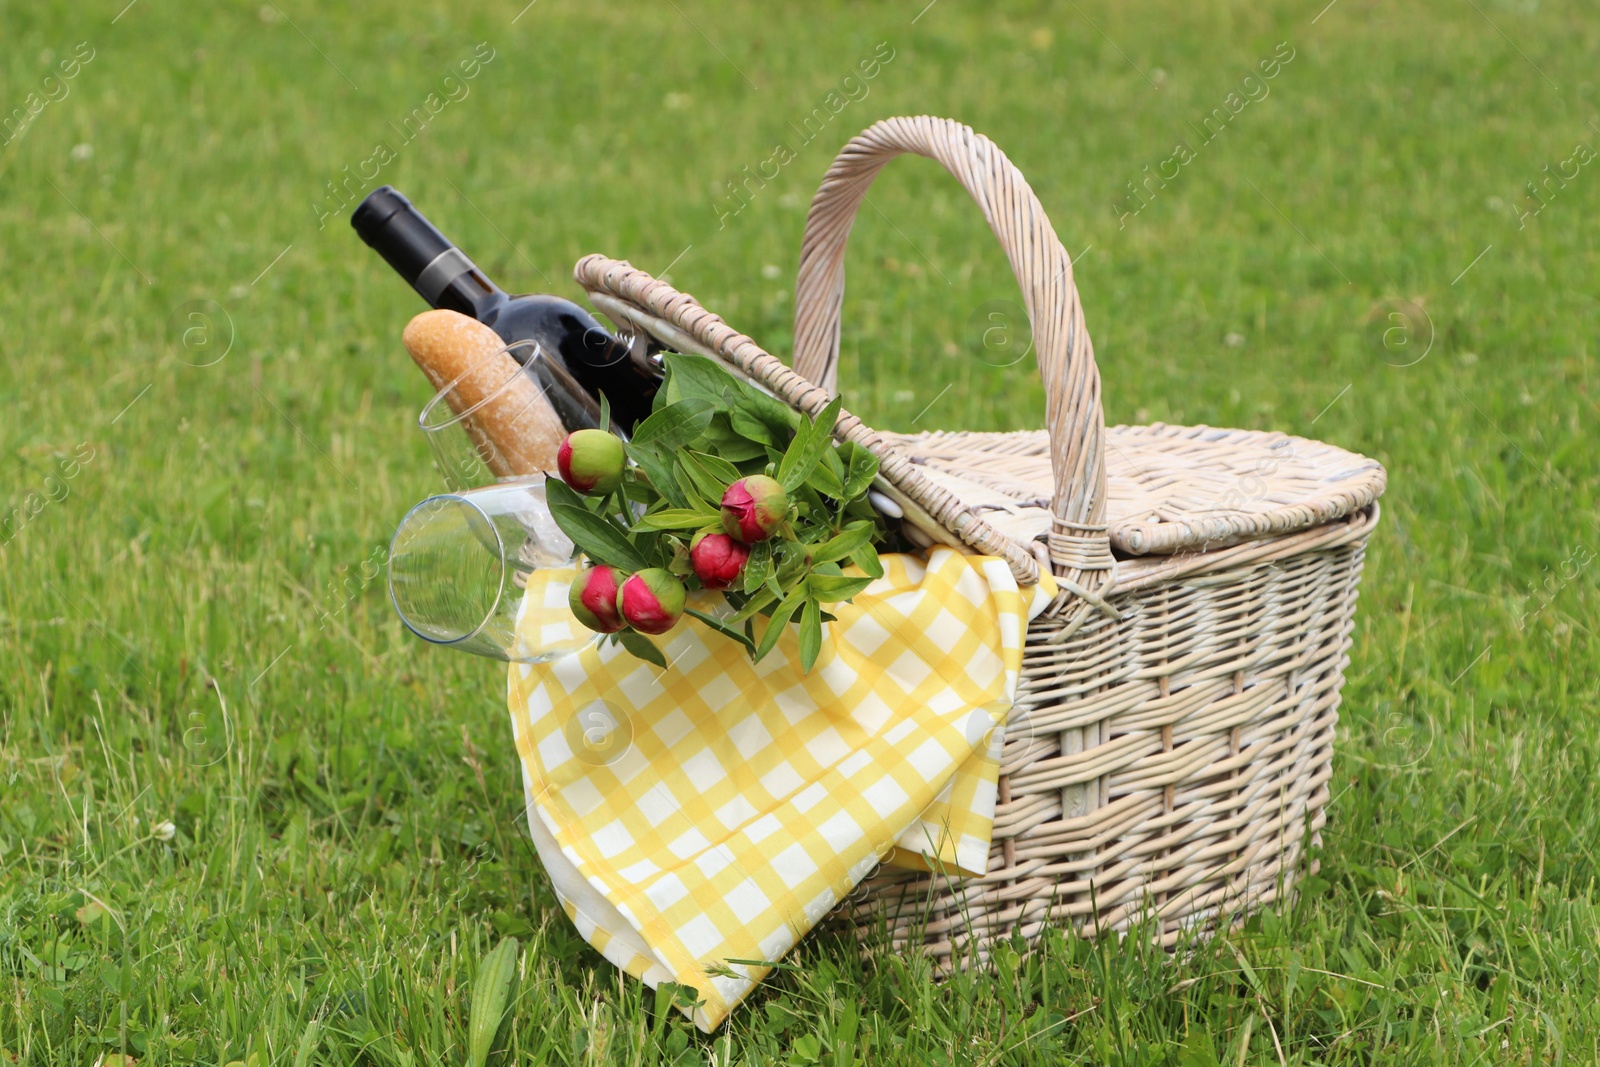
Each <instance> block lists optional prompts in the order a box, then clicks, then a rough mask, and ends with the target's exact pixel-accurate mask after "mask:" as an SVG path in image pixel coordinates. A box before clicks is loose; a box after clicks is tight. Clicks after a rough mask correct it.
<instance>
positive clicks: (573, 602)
mask: <svg viewBox="0 0 1600 1067" xmlns="http://www.w3.org/2000/svg"><path fill="white" fill-rule="evenodd" d="M626 577H627V575H625V574H623V573H622V572H621V571H619V570H617V569H616V568H615V567H604V566H601V567H590V568H589V569H588V570H586V571H584V572H583V573H582V574H580V575H578V578H577V580H576V581H574V582H573V583H572V590H571V591H570V592H568V593H567V605H568V606H569V607H571V608H572V613H573V614H574V615H576V616H577V617H578V621H579V622H581V623H583V624H584V625H585V626H587V627H588V628H589V629H591V630H594V631H596V632H598V633H603V634H614V633H616V632H617V631H618V630H620V629H622V628H623V627H624V626H626V625H627V623H625V622H623V621H622V616H621V615H620V614H619V613H618V611H617V587H618V586H620V585H621V584H622V580H623V579H624V578H626Z"/></svg>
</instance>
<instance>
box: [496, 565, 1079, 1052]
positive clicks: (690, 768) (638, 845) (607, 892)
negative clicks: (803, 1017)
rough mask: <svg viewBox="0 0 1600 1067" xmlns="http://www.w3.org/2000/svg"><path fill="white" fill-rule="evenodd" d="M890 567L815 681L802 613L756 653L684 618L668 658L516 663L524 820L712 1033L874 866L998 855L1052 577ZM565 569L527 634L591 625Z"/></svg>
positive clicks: (710, 599)
mask: <svg viewBox="0 0 1600 1067" xmlns="http://www.w3.org/2000/svg"><path fill="white" fill-rule="evenodd" d="M883 564H884V577H883V578H881V579H879V580H878V581H875V582H873V583H872V585H870V586H868V587H867V589H866V590H865V591H864V592H862V593H860V594H858V595H857V596H856V597H855V600H854V602H852V603H849V604H837V605H833V606H832V607H830V609H829V610H830V611H831V612H832V613H833V614H834V615H836V616H837V619H836V621H834V622H831V623H828V624H827V625H826V626H825V628H824V635H823V644H822V652H821V654H820V655H819V656H818V657H817V662H816V664H815V666H814V667H813V668H812V670H811V672H810V673H809V674H802V673H801V671H800V668H799V666H798V660H799V651H798V638H797V636H796V631H795V629H794V628H793V627H791V628H790V630H789V632H788V633H787V634H786V635H785V636H784V638H783V639H781V640H780V641H779V642H778V644H777V647H776V648H775V649H774V650H773V651H772V652H771V653H769V654H768V655H767V657H766V658H765V659H763V660H762V661H761V662H760V663H755V664H752V663H751V662H750V661H749V659H748V657H747V656H746V655H745V651H744V649H743V648H742V647H741V646H739V645H738V644H737V643H736V642H734V641H732V640H730V639H728V638H726V637H724V636H722V635H720V634H717V633H715V632H714V631H712V630H710V629H709V628H708V627H706V626H704V625H703V624H701V623H699V622H696V621H694V620H692V619H689V618H687V617H685V619H684V621H683V622H682V623H680V624H679V625H678V627H677V628H676V629H674V630H672V631H671V632H670V633H668V634H666V635H664V636H663V637H660V638H657V639H656V641H657V644H658V646H659V647H660V648H661V649H662V652H663V653H664V655H665V657H666V659H667V661H668V667H667V669H666V670H662V669H661V668H659V667H656V666H653V665H651V664H648V663H645V662H643V661H641V660H638V659H636V658H634V657H633V656H631V655H629V654H628V653H627V652H625V651H624V650H622V649H621V648H619V647H616V646H614V645H610V644H598V645H591V646H589V647H588V648H586V649H585V650H583V651H581V652H578V653H573V654H570V655H567V656H564V657H562V658H560V659H556V660H552V661H550V662H547V663H541V664H537V665H528V664H517V663H514V664H512V665H511V672H510V674H511V681H510V705H511V723H512V729H513V732H514V734H515V737H516V743H517V751H518V753H519V754H520V756H521V759H522V770H523V780H524V783H525V785H526V790H527V799H528V823H529V826H530V828H531V830H532V833H533V839H534V844H535V846H536V848H537V849H538V852H539V856H540V859H541V860H542V861H543V863H544V865H545V867H546V869H547V871H548V872H549V874H550V877H551V880H552V882H553V883H554V886H555V889H556V892H557V894H558V895H559V897H560V898H561V901H562V904H563V906H564V907H565V909H566V911H567V914H568V916H569V917H571V919H572V921H573V922H574V923H575V924H576V925H577V927H578V930H579V932H580V933H581V934H582V935H583V937H584V938H585V939H586V940H588V941H589V943H590V944H592V945H594V946H595V948H597V949H598V950H599V951H600V952H602V953H603V954H604V955H605V956H606V958H607V959H609V960H611V961H612V962H613V963H615V964H616V965H617V966H618V967H621V968H622V969H623V970H625V971H627V972H628V973H629V974H632V975H634V976H636V977H638V978H640V979H642V980H644V981H645V982H646V983H648V984H650V985H652V986H654V985H656V984H657V983H659V982H662V981H674V982H678V983H681V984H683V985H687V986H692V987H693V988H695V989H697V990H698V991H699V992H700V996H701V998H702V1000H703V1003H702V1004H701V1005H700V1006H699V1007H698V1008H697V1009H695V1011H694V1013H693V1016H694V1020H695V1022H696V1024H697V1025H699V1027H700V1028H701V1029H702V1030H706V1031H710V1030H712V1029H715V1028H716V1027H717V1026H718V1025H719V1024H720V1023H721V1022H722V1020H723V1019H724V1018H726V1017H727V1014H728V1011H729V1010H730V1009H731V1008H732V1007H733V1005H735V1004H737V1003H738V1002H739V1001H740V1000H741V999H742V998H743V997H744V996H745V995H747V994H748V993H749V992H750V990H751V989H752V988H754V986H755V984H756V983H757V982H759V981H760V980H761V979H762V978H763V977H765V976H766V974H767V973H768V972H769V971H770V970H771V968H770V967H767V966H762V965H761V962H760V961H765V962H773V961H776V960H778V959H779V958H780V957H781V956H782V955H783V954H784V953H785V952H787V951H788V950H789V948H790V947H791V946H793V945H794V943H795V942H796V941H797V940H798V939H799V938H800V937H801V936H803V935H804V934H805V933H806V932H807V931H808V930H810V929H811V927H812V926H814V925H815V924H816V923H817V921H818V920H819V919H821V918H822V916H823V915H824V914H825V913H826V912H827V911H828V910H829V909H830V908H832V907H833V906H834V904H835V903H836V902H838V901H839V900H840V899H842V898H843V897H844V896H845V895H846V894H848V893H849V892H850V890H851V889H852V888H854V887H855V885H856V884H857V883H858V882H860V881H861V879H862V878H864V877H865V876H866V875H867V874H868V873H870V872H871V870H872V869H873V867H875V866H876V865H877V864H878V863H879V862H880V861H883V862H889V863H896V864H899V865H902V866H919V867H924V868H925V867H927V866H928V865H930V864H939V865H942V866H944V867H947V868H956V869H959V870H961V871H964V872H967V873H972V874H981V873H983V871H984V868H985V866H986V864H987V862H988V853H989V837H990V832H991V830H992V828H993V819H994V804H995V781H996V777H997V768H998V761H999V753H1000V746H1001V742H1002V741H1003V735H1004V723H1005V717H1006V714H1007V712H1009V711H1010V708H1011V704H1012V700H1013V697H1014V695H1015V692H1016V685H1017V676H1018V672H1019V670H1020V668H1021V663H1022V644H1023V638H1024V634H1025V632H1026V630H1027V622H1028V619H1030V618H1031V617H1032V616H1033V615H1034V614H1036V613H1037V612H1038V611H1040V610H1042V609H1043V608H1044V607H1045V605H1046V604H1048V602H1049V599H1050V597H1051V596H1052V595H1053V594H1054V592H1055V590H1054V586H1053V583H1051V582H1050V581H1049V579H1048V577H1046V578H1045V579H1044V580H1043V582H1042V583H1041V585H1040V586H1036V587H1034V588H1033V589H1030V590H1027V591H1023V590H1019V588H1018V586H1017V583H1016V579H1015V578H1014V577H1013V576H1012V574H1011V570H1010V568H1009V567H1008V566H1007V565H1006V563H1005V561H1004V560H1000V559H996V558H992V557H984V556H967V555H962V554H961V553H959V552H956V551H954V550H951V549H948V548H935V549H933V550H932V551H931V552H930V554H929V556H928V558H927V559H926V561H924V560H923V559H921V558H920V557H917V556H910V555H890V556H885V557H883ZM573 576H574V572H573V571H544V572H536V573H535V574H534V575H533V576H532V578H531V579H530V582H529V586H528V591H527V595H526V597H525V598H524V606H523V616H522V620H521V623H520V629H519V633H520V634H521V635H523V637H524V638H525V639H527V640H529V641H533V640H534V639H536V638H537V639H538V640H539V642H540V643H541V644H543V643H545V642H546V641H547V640H548V638H549V637H550V636H551V634H552V633H553V632H554V631H557V630H560V629H562V628H565V627H569V626H572V625H575V623H574V622H572V619H571V614H570V612H569V611H568V608H567V590H568V587H569V586H570V583H571V581H572V578H573ZM697 596H698V600H697V602H695V603H694V606H696V607H698V608H700V609H701V610H703V611H707V612H710V611H712V610H714V608H715V606H716V605H718V604H720V603H721V598H720V597H718V596H716V595H714V594H709V593H702V594H698V595H697ZM732 960H746V961H757V962H754V963H730V962H729V961H732Z"/></svg>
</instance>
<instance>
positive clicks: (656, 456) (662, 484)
mask: <svg viewBox="0 0 1600 1067" xmlns="http://www.w3.org/2000/svg"><path fill="white" fill-rule="evenodd" d="M652 417H653V416H652ZM623 448H625V449H626V450H627V453H628V458H629V459H631V460H633V462H634V463H635V464H637V465H638V467H639V470H640V471H642V472H643V473H644V476H645V478H646V480H648V482H649V483H650V487H651V488H652V489H654V490H655V491H656V493H657V494H659V495H660V496H662V497H664V498H665V499H666V501H667V503H669V504H671V505H672V506H673V507H675V508H686V507H688V506H689V498H688V497H687V496H685V495H684V492H683V488H682V487H681V486H679V485H678V482H677V479H676V477H675V476H674V474H673V469H672V463H671V462H670V461H669V460H668V459H667V457H666V456H664V455H662V454H661V453H660V452H657V451H656V450H655V449H654V448H652V447H651V446H649V445H640V444H636V443H634V442H632V441H630V442H628V443H627V444H626V445H624V446H623Z"/></svg>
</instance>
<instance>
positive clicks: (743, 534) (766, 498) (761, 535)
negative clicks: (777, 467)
mask: <svg viewBox="0 0 1600 1067" xmlns="http://www.w3.org/2000/svg"><path fill="white" fill-rule="evenodd" d="M788 515H789V494H788V493H785V492H784V491H783V486H781V485H779V484H778V483H777V481H776V480H775V479H773V478H768V477H767V476H766V475H764V474H752V475H751V476H750V477H748V478H740V479H739V480H738V481H736V482H734V483H733V484H732V485H730V486H728V491H727V492H725V493H723V494H722V528H723V529H724V530H727V531H728V534H729V535H730V536H731V537H734V538H736V539H738V540H740V541H743V542H744V543H745V544H747V545H752V544H755V543H756V542H757V541H765V540H766V539H767V538H769V537H771V536H772V535H773V533H774V531H776V530H777V529H778V527H779V526H781V525H782V524H783V520H784V519H786V518H788Z"/></svg>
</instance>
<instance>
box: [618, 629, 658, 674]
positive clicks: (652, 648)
mask: <svg viewBox="0 0 1600 1067" xmlns="http://www.w3.org/2000/svg"><path fill="white" fill-rule="evenodd" d="M617 640H618V641H620V642H621V643H622V647H623V648H625V649H627V650H628V651H629V652H631V653H633V654H634V655H635V656H637V657H639V658H640V659H642V660H644V661H645V662H646V663H654V664H655V665H656V666H657V667H660V668H661V669H662V670H666V669H667V657H665V656H663V655H662V654H661V650H660V649H659V648H657V647H656V643H655V642H654V641H652V640H650V639H649V638H648V637H646V636H645V635H644V634H642V633H640V632H639V631H638V630H622V631H620V632H619V633H618V634H617Z"/></svg>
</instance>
